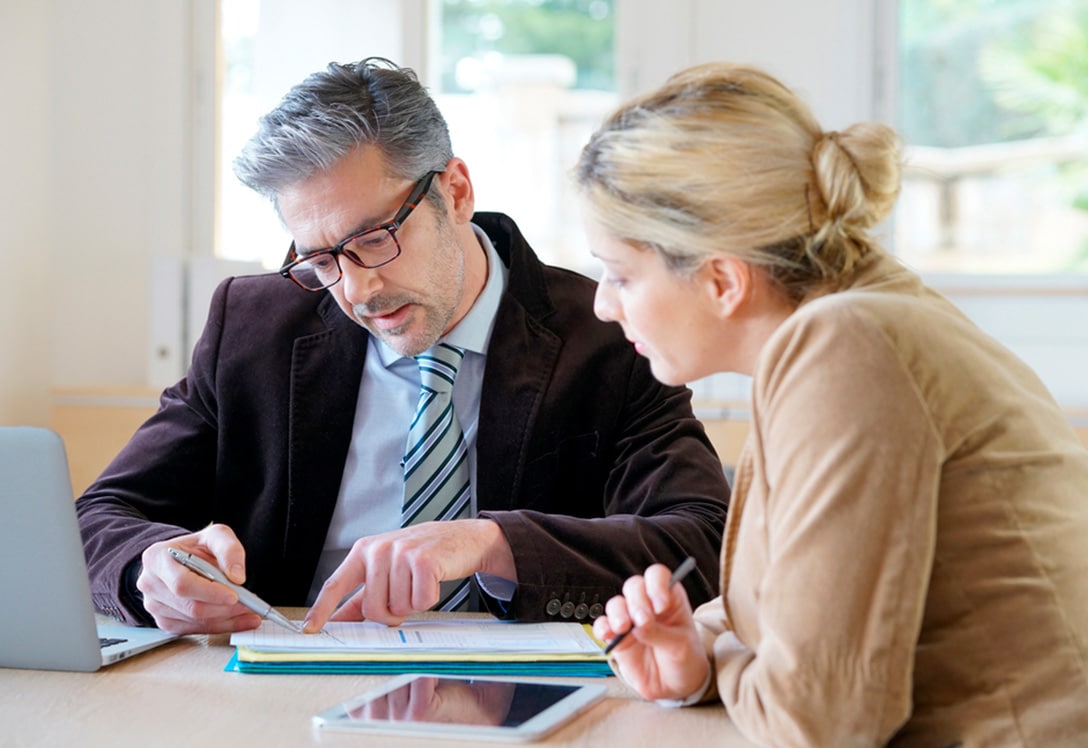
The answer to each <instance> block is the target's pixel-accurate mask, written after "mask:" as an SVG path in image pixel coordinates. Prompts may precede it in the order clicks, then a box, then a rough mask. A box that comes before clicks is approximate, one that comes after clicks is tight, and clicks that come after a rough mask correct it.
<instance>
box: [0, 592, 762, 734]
mask: <svg viewBox="0 0 1088 748" xmlns="http://www.w3.org/2000/svg"><path fill="white" fill-rule="evenodd" d="M286 612H287V613H288V615H291V616H292V617H301V612H300V611H298V610H293V611H292V610H291V609H288V610H287V611H286ZM232 653H233V648H232V647H231V646H230V643H229V637H227V636H188V637H183V638H182V639H179V640H177V641H174V642H171V643H169V644H166V645H165V646H163V647H160V648H158V649H156V650H153V651H151V652H146V653H144V654H142V655H138V656H136V657H134V658H132V659H129V660H126V661H124V662H120V663H117V664H115V665H110V666H109V667H106V668H103V669H102V670H99V671H98V672H97V673H61V672H49V671H35V670H12V669H5V668H0V744H2V745H18V746H46V745H48V746H56V745H96V746H97V745H110V746H142V745H156V744H171V745H188V746H197V747H198V748H204V747H207V746H221V745H222V746H227V745H229V746H232V747H233V746H243V745H244V746H252V745H266V746H306V745H321V746H332V747H333V748H338V747H339V746H344V748H347V747H348V746H351V747H352V748H358V747H359V746H382V747H383V748H384V747H385V746H389V747H390V748H400V747H401V746H403V747H404V748H414V747H416V746H419V747H422V746H427V748H435V746H441V745H450V746H457V745H467V743H465V742H463V741H455V740H437V739H434V738H407V737H405V738H396V737H391V736H386V735H381V736H378V735H374V736H369V735H362V734H358V733H343V732H330V731H319V730H318V729H317V728H314V727H312V726H311V725H310V716H311V715H313V714H314V713H316V712H319V711H322V710H324V709H326V708H328V707H330V706H334V705H335V704H337V703H339V702H341V701H344V700H346V699H348V698H350V697H352V696H354V695H356V694H358V693H361V692H363V691H365V690H367V689H369V688H372V687H373V686H374V685H376V684H378V683H381V682H382V681H384V680H385V679H386V678H387V677H388V676H363V675H253V674H241V673H227V672H224V671H223V668H224V666H225V665H226V663H227V661H228V660H229V659H230V656H231V654H232ZM567 680H571V679H567ZM574 680H578V679H574ZM581 680H585V681H586V682H595V683H601V682H604V683H605V684H606V685H607V686H608V698H607V699H605V700H604V701H603V702H600V703H598V704H596V705H595V706H593V707H592V708H591V709H590V710H589V711H587V712H585V713H584V714H582V715H581V716H580V717H578V718H577V719H576V720H575V721H574V722H572V723H570V724H568V725H566V726H565V727H563V728H561V729H560V730H558V731H557V732H555V733H553V734H552V735H550V736H549V737H548V738H547V739H545V740H544V741H541V742H540V743H537V745H547V746H586V747H587V748H588V747H589V746H592V747H593V748H607V747H609V746H616V747H617V748H621V747H622V748H637V747H638V746H662V745H680V744H684V745H691V746H710V745H713V746H717V747H721V748H732V747H733V746H750V745H751V744H750V743H748V742H747V741H745V740H744V738H743V737H742V736H741V735H740V733H738V732H737V729H736V728H735V727H734V726H733V724H732V723H731V722H730V721H729V719H728V717H726V715H725V711H724V709H722V707H721V706H720V705H709V706H700V707H689V708H686V709H669V708H665V707H660V706H657V705H656V704H652V703H646V702H644V701H641V700H640V699H639V698H638V696H637V695H636V694H635V693H634V692H633V691H631V690H630V689H628V688H627V687H626V686H625V685H624V684H623V683H622V682H620V681H619V680H618V679H616V678H607V679H600V678H589V679H581ZM678 738H682V739H679V740H678ZM491 745H501V744H496V743H492V744H491ZM511 745H525V744H516V743H515V744H511Z"/></svg>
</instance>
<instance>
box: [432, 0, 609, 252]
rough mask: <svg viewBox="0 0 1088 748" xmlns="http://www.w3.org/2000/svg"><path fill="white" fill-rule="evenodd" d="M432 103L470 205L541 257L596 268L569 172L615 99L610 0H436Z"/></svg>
mask: <svg viewBox="0 0 1088 748" xmlns="http://www.w3.org/2000/svg"><path fill="white" fill-rule="evenodd" d="M433 1H434V2H435V3H436V5H437V6H438V9H439V11H440V19H441V20H440V23H439V28H440V30H441V33H440V34H439V40H438V49H436V50H433V51H432V59H437V60H439V61H440V64H439V65H436V66H434V67H436V68H437V70H435V71H434V74H435V75H436V76H437V79H438V86H437V95H436V97H435V98H436V100H437V102H438V105H439V107H440V108H441V110H442V111H443V113H445V115H446V118H447V120H448V122H449V125H450V136H451V137H452V139H453V148H454V152H455V153H457V154H458V155H459V156H461V157H462V158H464V159H465V162H466V163H467V164H468V167H469V172H470V173H471V174H472V175H473V184H474V186H475V189H476V206H477V208H478V209H480V210H497V211H502V212H505V213H507V214H509V215H510V216H511V217H512V218H514V220H515V221H517V223H518V225H519V226H520V227H521V229H522V231H523V232H524V233H525V235H526V237H527V238H528V239H529V242H530V244H532V246H533V248H534V249H535V250H536V251H537V253H538V254H540V255H541V257H542V258H543V259H544V260H545V261H546V262H550V263H553V264H557V265H565V266H567V267H573V268H576V269H581V270H582V271H583V272H591V271H593V264H592V262H591V258H590V255H589V253H588V250H587V249H586V248H585V239H584V236H583V231H582V225H581V220H580V218H579V215H578V211H577V206H576V204H575V201H574V198H573V196H572V194H571V189H570V184H571V182H570V170H571V169H572V168H573V167H574V164H575V163H576V162H577V159H578V153H579V152H580V150H581V148H582V146H583V145H585V143H586V141H588V140H589V136H590V135H591V134H592V133H593V131H594V130H595V129H596V127H597V125H598V124H599V123H600V122H601V120H602V119H603V118H604V117H605V115H606V114H607V113H608V112H609V111H611V110H612V109H613V108H614V107H615V106H616V104H617V103H618V102H617V95H616V86H615V75H614V36H615V23H614V19H615V12H614V7H613V0H433Z"/></svg>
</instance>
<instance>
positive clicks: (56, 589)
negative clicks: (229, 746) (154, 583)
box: [0, 426, 177, 672]
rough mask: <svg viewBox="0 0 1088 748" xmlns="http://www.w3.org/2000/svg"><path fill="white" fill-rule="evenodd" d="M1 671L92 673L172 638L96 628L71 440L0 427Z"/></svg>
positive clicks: (45, 432)
mask: <svg viewBox="0 0 1088 748" xmlns="http://www.w3.org/2000/svg"><path fill="white" fill-rule="evenodd" d="M0 600H3V601H4V614H3V621H2V622H0V667H12V668H30V669H35V670H79V671H86V672H91V671H94V670H98V669H99V668H100V667H102V666H103V665H108V664H111V663H114V662H117V661H119V660H123V659H125V658H127V657H131V656H132V655H134V654H137V653H139V652H144V651H146V650H148V649H151V648H152V647H156V646H158V645H160V644H163V643H164V642H167V641H170V640H171V639H175V638H177V635H175V634H168V633H166V632H165V631H161V630H159V629H156V628H138V627H134V626H122V625H108V624H99V625H96V623H95V611H94V605H93V604H92V602H91V588H90V583H89V582H88V581H87V562H86V560H85V558H84V556H83V543H82V541H81V539H80V536H79V528H78V526H77V524H76V509H75V502H74V501H73V498H72V484H71V482H70V480H69V477H68V460H67V457H66V455H65V450H64V442H63V441H62V440H61V438H60V437H59V436H58V435H57V434H56V433H54V432H53V431H50V430H49V429H42V428H32V427H26V426H5V427H0Z"/></svg>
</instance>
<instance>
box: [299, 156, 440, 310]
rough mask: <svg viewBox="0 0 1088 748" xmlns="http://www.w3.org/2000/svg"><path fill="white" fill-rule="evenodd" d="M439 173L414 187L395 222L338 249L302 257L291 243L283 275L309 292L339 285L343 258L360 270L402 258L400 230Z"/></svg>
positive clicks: (370, 230)
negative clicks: (398, 237)
mask: <svg viewBox="0 0 1088 748" xmlns="http://www.w3.org/2000/svg"><path fill="white" fill-rule="evenodd" d="M439 173H440V172H439V171H430V172H427V174H426V175H424V177H423V178H422V179H420V180H419V181H418V182H416V184H415V186H414V187H413V188H412V191H411V192H409V193H408V197H407V198H405V200H404V204H403V205H401V206H400V208H399V209H398V210H397V214H396V215H395V216H393V220H392V221H389V222H388V223H383V224H381V225H380V226H372V227H370V228H368V229H363V230H362V231H360V232H358V233H355V234H352V235H351V236H349V237H348V238H347V239H345V240H344V241H342V242H340V243H339V244H337V245H336V246H335V247H329V248H328V249H319V250H317V251H314V252H307V253H306V254H305V255H301V256H300V255H299V254H298V253H297V252H296V251H295V243H294V242H291V247H290V249H288V250H287V258H286V259H285V260H284V262H283V267H281V268H280V275H282V276H283V277H284V278H290V279H291V280H293V281H294V282H295V283H297V284H298V285H300V286H302V287H303V288H305V289H306V290H307V291H323V290H325V289H326V288H328V287H329V286H333V285H336V283H338V282H339V281H340V279H341V278H342V277H343V275H344V272H343V270H342V268H341V267H340V257H341V256H343V257H347V258H348V259H349V260H351V261H352V262H353V263H355V264H356V265H358V266H359V267H364V268H378V267H381V266H382V265H388V264H389V263H390V262H392V261H393V260H395V259H397V258H398V257H400V252H401V249H400V240H398V239H397V230H398V229H399V228H400V227H401V225H402V224H403V223H404V222H405V221H406V220H408V216H410V215H412V211H413V210H415V209H416V206H418V205H419V204H420V203H421V202H423V196H424V195H426V194H427V190H429V189H430V188H431V181H432V180H433V179H434V175H435V174H439Z"/></svg>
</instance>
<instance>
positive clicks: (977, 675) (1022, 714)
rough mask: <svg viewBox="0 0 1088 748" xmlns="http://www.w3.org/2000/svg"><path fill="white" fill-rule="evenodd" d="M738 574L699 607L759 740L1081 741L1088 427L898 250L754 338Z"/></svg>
mask: <svg viewBox="0 0 1088 748" xmlns="http://www.w3.org/2000/svg"><path fill="white" fill-rule="evenodd" d="M722 580H723V589H724V592H723V598H718V599H717V600H714V601H711V602H709V603H707V604H706V605H704V606H703V607H702V608H701V609H700V610H699V611H698V612H697V618H698V620H699V621H700V624H701V625H703V626H705V627H706V628H705V630H704V633H705V635H706V638H707V641H708V646H710V647H712V650H713V657H714V662H715V667H716V675H717V678H716V687H717V694H718V696H719V698H720V699H721V700H722V702H723V703H724V704H725V706H726V708H727V710H728V712H729V715H730V717H731V718H732V719H733V721H734V722H735V723H736V724H737V726H738V727H739V728H740V729H741V730H742V731H743V732H744V733H745V734H746V735H747V736H748V737H750V738H751V739H753V740H755V741H756V742H758V743H761V744H764V745H768V746H776V747H781V746H795V745H803V746H836V747H839V746H855V745H858V746H869V745H883V744H885V743H890V744H892V745H896V746H901V745H902V746H905V745H911V746H914V745H917V746H926V747H927V748H942V747H944V746H953V745H962V746H964V748H967V747H968V746H1004V745H1017V746H1018V745H1030V746H1047V747H1048V748H1052V747H1054V746H1074V745H1077V746H1084V745H1088V451H1086V450H1085V449H1084V447H1083V446H1082V445H1081V444H1080V443H1079V441H1078V440H1077V438H1076V436H1075V434H1074V433H1073V431H1072V429H1071V428H1070V426H1069V425H1068V423H1067V422H1066V420H1065V418H1064V417H1063V415H1062V413H1061V412H1060V410H1059V408H1058V406H1057V405H1056V404H1055V402H1054V401H1053V399H1052V398H1051V396H1050V395H1049V394H1048V392H1047V391H1046V388H1045V387H1044V386H1043V385H1042V383H1041V382H1040V381H1039V380H1038V378H1037V377H1036V376H1035V375H1034V374H1033V373H1032V372H1031V370H1030V369H1029V368H1028V367H1027V366H1026V365H1024V364H1023V363H1022V362H1021V361H1020V360H1019V359H1017V358H1016V357H1015V356H1013V355H1012V354H1011V353H1010V352H1008V351H1007V350H1005V349H1004V348H1003V347H1002V346H1000V345H999V344H998V343H996V342H995V341H994V340H992V339H991V338H989V337H988V336H987V335H985V334H984V333H982V332H981V331H980V330H979V329H978V328H977V327H975V325H974V324H972V323H971V322H970V321H968V320H967V319H966V318H965V317H964V316H963V315H962V314H961V313H960V312H958V311H957V310H956V309H955V308H954V307H953V306H952V305H951V304H950V303H948V302H947V301H946V300H944V299H943V298H941V297H940V296H939V295H938V294H936V293H934V292H932V291H930V290H929V289H927V288H925V286H923V285H922V283H921V282H920V280H919V279H918V278H917V277H916V276H915V275H913V274H912V273H910V272H908V271H907V270H905V269H904V268H902V267H901V266H900V265H899V264H898V263H897V262H895V261H894V260H893V259H892V258H890V257H887V256H885V255H880V256H877V257H875V258H873V259H871V260H869V261H867V262H866V264H865V266H864V267H863V268H862V269H861V270H860V271H859V272H858V274H857V277H856V278H855V279H854V281H853V282H852V283H850V284H849V287H848V288H845V289H842V290H841V291H840V292H838V293H833V294H827V295H824V296H822V297H819V298H813V299H809V300H806V302H805V303H803V304H802V305H801V307H800V308H799V309H798V311H797V312H796V313H794V314H793V315H792V316H791V317H790V318H789V319H788V320H787V321H786V322H785V323H784V324H783V325H782V326H781V327H780V329H779V330H777V331H776V332H775V334H774V336H773V337H772V338H771V340H770V341H769V342H768V344H767V345H766V347H765V349H764V350H763V352H762V353H761V356H760V360H759V363H758V367H757V371H756V373H755V376H754V379H753V390H752V429H751V434H750V437H749V439H748V442H747V444H746V446H745V449H744V451H743V454H742V456H741V458H740V462H739V465H738V467H737V474H736V485H735V487H734V493H733V505H732V506H731V508H730V511H729V517H728V520H727V524H726V533H725V539H724V547H723V552H722ZM723 600H724V604H723Z"/></svg>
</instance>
